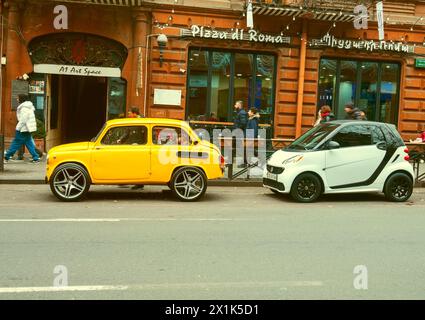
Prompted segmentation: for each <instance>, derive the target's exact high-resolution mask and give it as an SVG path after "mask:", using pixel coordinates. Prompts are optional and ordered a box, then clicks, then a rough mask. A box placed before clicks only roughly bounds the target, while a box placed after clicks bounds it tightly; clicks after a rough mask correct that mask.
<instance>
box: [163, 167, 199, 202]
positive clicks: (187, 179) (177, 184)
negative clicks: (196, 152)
mask: <svg viewBox="0 0 425 320" xmlns="http://www.w3.org/2000/svg"><path fill="white" fill-rule="evenodd" d="M170 187H171V190H172V191H173V193H174V195H175V196H176V197H177V198H178V199H180V200H182V201H197V200H199V199H200V198H201V197H202V196H203V195H204V194H205V191H206V190H207V178H206V176H205V174H204V172H203V171H202V170H200V169H198V168H195V167H184V168H180V169H177V170H176V172H174V174H173V177H172V178H171V181H170Z"/></svg>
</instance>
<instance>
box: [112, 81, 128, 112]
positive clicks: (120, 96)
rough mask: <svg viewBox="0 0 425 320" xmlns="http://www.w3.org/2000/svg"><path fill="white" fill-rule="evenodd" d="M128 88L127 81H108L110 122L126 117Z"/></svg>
mask: <svg viewBox="0 0 425 320" xmlns="http://www.w3.org/2000/svg"><path fill="white" fill-rule="evenodd" d="M126 88H127V83H126V81H125V80H123V79H121V78H109V79H108V120H112V119H116V118H123V117H125V105H126Z"/></svg>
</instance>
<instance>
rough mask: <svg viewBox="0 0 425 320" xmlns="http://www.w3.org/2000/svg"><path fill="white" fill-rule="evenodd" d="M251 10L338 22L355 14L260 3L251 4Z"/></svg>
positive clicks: (351, 19)
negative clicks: (307, 16)
mask: <svg viewBox="0 0 425 320" xmlns="http://www.w3.org/2000/svg"><path fill="white" fill-rule="evenodd" d="M252 12H253V13H254V14H258V15H265V16H276V17H282V16H288V17H301V16H303V15H310V18H312V19H316V20H326V21H340V22H349V21H353V20H354V18H355V15H354V14H353V13H349V12H346V11H345V12H343V11H329V10H326V11H322V10H312V11H311V10H309V11H307V10H303V9H299V8H294V7H283V6H279V7H278V6H276V7H271V6H262V5H253V8H252Z"/></svg>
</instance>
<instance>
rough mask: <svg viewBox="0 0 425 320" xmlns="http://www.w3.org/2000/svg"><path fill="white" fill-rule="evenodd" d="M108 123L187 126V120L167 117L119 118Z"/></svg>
mask: <svg viewBox="0 0 425 320" xmlns="http://www.w3.org/2000/svg"><path fill="white" fill-rule="evenodd" d="M107 124H108V125H120V124H158V125H175V126H185V127H187V126H188V124H187V122H185V121H183V120H176V119H167V118H120V119H113V120H109V121H108V122H107Z"/></svg>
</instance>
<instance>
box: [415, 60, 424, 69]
mask: <svg viewBox="0 0 425 320" xmlns="http://www.w3.org/2000/svg"><path fill="white" fill-rule="evenodd" d="M415 67H416V68H418V69H425V59H415Z"/></svg>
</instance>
